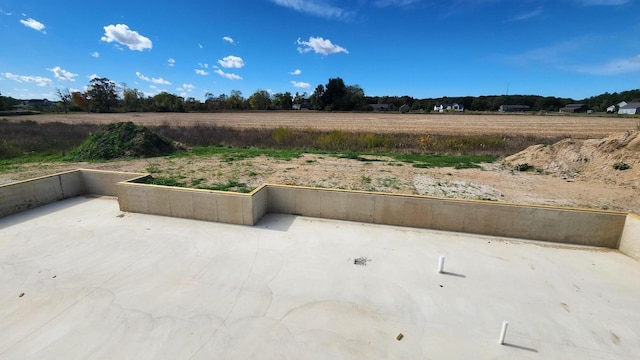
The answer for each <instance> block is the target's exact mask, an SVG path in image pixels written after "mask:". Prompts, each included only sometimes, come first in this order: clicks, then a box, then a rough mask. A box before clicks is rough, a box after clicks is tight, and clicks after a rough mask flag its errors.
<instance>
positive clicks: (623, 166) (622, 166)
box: [613, 162, 631, 170]
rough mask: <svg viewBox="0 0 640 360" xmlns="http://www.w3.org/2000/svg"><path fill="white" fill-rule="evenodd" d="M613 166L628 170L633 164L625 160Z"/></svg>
mask: <svg viewBox="0 0 640 360" xmlns="http://www.w3.org/2000/svg"><path fill="white" fill-rule="evenodd" d="M613 168H614V169H616V170H628V169H631V166H630V165H629V164H627V163H625V162H617V163H615V164H613Z"/></svg>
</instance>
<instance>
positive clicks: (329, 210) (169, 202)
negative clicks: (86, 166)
mask: <svg viewBox="0 0 640 360" xmlns="http://www.w3.org/2000/svg"><path fill="white" fill-rule="evenodd" d="M144 176H146V175H142V174H132V173H122V172H111V171H97V170H77V171H71V172H66V173H60V174H55V175H51V176H46V177H42V178H37V179H32V180H27V181H22V182H17V183H12V184H7V185H3V186H0V217H1V216H6V215H9V214H13V213H16V212H19V211H23V210H26V209H29V208H33V207H36V206H40V205H44V204H47V203H50V202H54V201H58V200H62V199H65V198H69V197H73V196H77V195H82V194H85V193H89V194H97V195H108V196H114V195H115V196H117V197H118V200H119V203H120V209H121V210H123V211H131V212H139V213H147V214H156V215H164V216H174V217H182V218H189V219H198V220H206V221H216V222H224V223H231V224H241V225H254V224H255V223H257V222H258V221H259V220H260V218H262V217H263V216H264V215H265V214H266V213H281V214H292V215H302V216H310V217H319V218H328V219H337V220H346V221H358V222H365V223H375V224H387V225H398V226H409V227H418V228H427V229H435V230H445V231H457V232H466V233H474V234H484V235H495V236H505V237H514V238H521V239H531V240H543V241H551V242H559V243H568V244H576V245H591V246H600V247H608V248H618V247H619V248H620V251H622V252H623V253H625V254H627V255H629V256H631V257H633V258H634V259H637V260H639V261H640V218H639V217H638V216H636V215H627V214H625V213H617V212H608V211H592V210H581V209H566V208H556V207H546V206H524V205H516V204H504V203H496V202H486V201H465V200H453V199H442V198H431V197H424V196H410V195H395V194H382V193H368V192H359V191H342V190H331V189H317V188H305V187H293V186H283V185H263V186H261V187H259V188H258V189H256V190H254V191H253V192H252V193H250V194H237V193H229V192H222V191H209V190H197V189H186V188H176V187H167V186H157V185H147V184H138V183H134V182H130V181H131V180H135V179H139V178H141V177H144Z"/></svg>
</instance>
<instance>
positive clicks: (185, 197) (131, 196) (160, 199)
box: [116, 182, 266, 225]
mask: <svg viewBox="0 0 640 360" xmlns="http://www.w3.org/2000/svg"><path fill="white" fill-rule="evenodd" d="M116 192H117V196H118V201H119V203H120V210H122V211H130V212H139V213H145V214H155V215H164V216H175V217H181V218H188V219H197V220H206V221H216V222H222V223H228V224H240V225H254V224H255V222H257V220H258V219H254V214H257V213H258V212H254V207H253V204H252V196H251V195H246V194H235V193H228V192H223V191H209V190H197V189H186V188H176V187H169V186H157V185H146V184H135V183H124V182H121V183H118V184H117V191H116ZM265 208H266V206H265Z"/></svg>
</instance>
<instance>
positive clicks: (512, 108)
mask: <svg viewBox="0 0 640 360" xmlns="http://www.w3.org/2000/svg"><path fill="white" fill-rule="evenodd" d="M529 110H531V106H529V105H500V108H499V109H498V111H500V112H527V111H529Z"/></svg>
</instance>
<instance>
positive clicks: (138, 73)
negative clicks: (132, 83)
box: [136, 71, 151, 81]
mask: <svg viewBox="0 0 640 360" xmlns="http://www.w3.org/2000/svg"><path fill="white" fill-rule="evenodd" d="M136 76H137V77H138V79H140V80H144V81H151V79H149V78H148V77H146V76H144V75H143V74H142V73H141V72H139V71H136Z"/></svg>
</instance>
